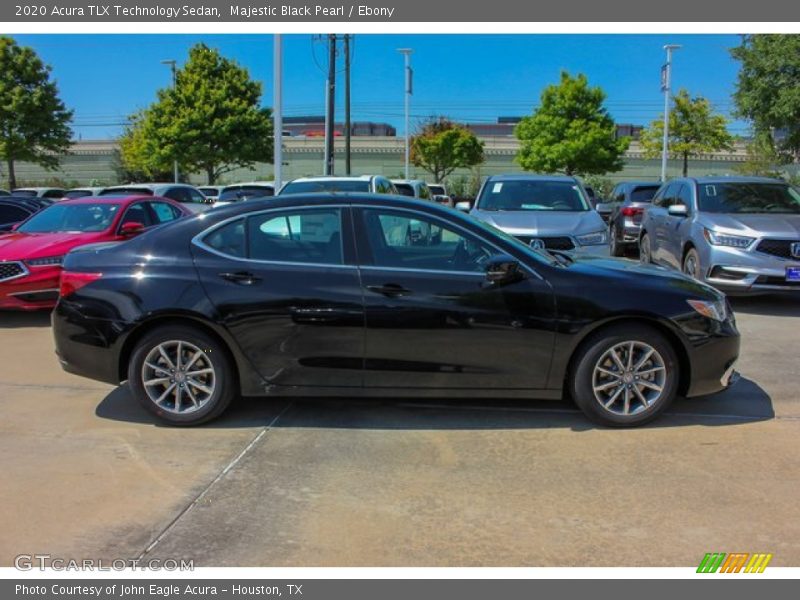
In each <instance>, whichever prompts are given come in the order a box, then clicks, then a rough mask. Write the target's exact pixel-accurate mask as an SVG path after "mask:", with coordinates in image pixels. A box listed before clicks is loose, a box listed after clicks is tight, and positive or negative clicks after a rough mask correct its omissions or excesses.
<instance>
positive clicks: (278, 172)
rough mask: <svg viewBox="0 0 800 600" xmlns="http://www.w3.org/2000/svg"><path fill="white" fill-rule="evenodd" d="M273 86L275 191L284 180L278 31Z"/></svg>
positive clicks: (274, 50) (274, 45) (281, 43)
mask: <svg viewBox="0 0 800 600" xmlns="http://www.w3.org/2000/svg"><path fill="white" fill-rule="evenodd" d="M272 57H273V58H272V60H273V68H272V77H273V81H272V87H273V92H272V93H273V98H272V104H273V108H272V110H273V117H274V121H273V127H274V131H273V132H272V134H273V142H272V147H273V156H274V158H273V163H274V169H273V171H274V176H273V179H274V181H273V185H274V186H275V187H274V189H275V193H276V194H277V193H278V191H279V190H280V189H281V184H282V182H283V37H282V36H281V34H280V33H276V34H275V37H274V38H273V50H272Z"/></svg>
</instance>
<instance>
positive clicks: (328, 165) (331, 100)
mask: <svg viewBox="0 0 800 600" xmlns="http://www.w3.org/2000/svg"><path fill="white" fill-rule="evenodd" d="M325 89H326V90H327V96H326V98H325V100H326V110H325V115H326V117H327V120H326V121H325V175H333V162H334V152H335V150H334V144H333V137H334V119H335V118H336V116H335V102H336V34H335V33H332V34H330V35H329V36H328V82H327V86H326V88H325Z"/></svg>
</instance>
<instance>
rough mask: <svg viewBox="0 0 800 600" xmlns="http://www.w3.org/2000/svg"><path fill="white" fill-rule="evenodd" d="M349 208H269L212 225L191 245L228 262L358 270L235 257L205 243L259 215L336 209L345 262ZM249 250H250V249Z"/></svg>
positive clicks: (345, 206) (332, 206)
mask: <svg viewBox="0 0 800 600" xmlns="http://www.w3.org/2000/svg"><path fill="white" fill-rule="evenodd" d="M349 207H350V205H348V204H320V205H318V206H295V207H287V206H278V207H275V208H268V209H266V210H260V211H257V212H251V213H243V214H239V215H236V216H233V217H230V218H228V219H225V220H224V221H220V222H219V223H216V224H214V225H212V226H211V227H208V228H207V229H204V230H203V231H201V232H200V233H198V234H197V235H195V236H194V237H193V238H192V240H191V243H192V244H194V245H195V246H197V247H198V248H201V249H202V250H205V251H206V252H210V253H211V254H215V255H217V256H220V257H222V258H227V259H228V260H238V261H240V262H247V263H255V264H260V265H285V266H306V267H325V268H332V269H342V268H344V269H358V265H351V264H347V263H345V262H342V263H341V264H335V263H315V262H298V261H286V260H265V259H261V258H250V257H247V256H234V255H232V254H226V253H225V252H220V251H219V250H217V249H216V248H212V247H211V246H209V245H208V244H206V243H205V242H204V241H203V240H204V239H205V238H206V237H207V236H209V235H211V234H212V233H213V232H214V231H216V230H217V229H221V228H222V227H225V226H226V225H228V224H230V223H232V222H234V221H238V220H240V219H241V220H242V221H247V219H250V218H252V217H257V216H258V215H263V214H269V213H280V212H287V211H299V210H320V209H322V210H324V209H327V208H334V209H337V210H339V222H340V225H341V231H340V235H341V238H342V239H341V244H342V260H343V261H344V260H346V258H345V257H346V254H347V253H346V250H345V240H344V238H345V231H346V230H347V229H348V227H347V224H346V221H345V219H346V216H345V213H346V209H348V208H349ZM246 226H247V225H246V223H245V227H246ZM248 245H249V242H248ZM248 250H249V248H248Z"/></svg>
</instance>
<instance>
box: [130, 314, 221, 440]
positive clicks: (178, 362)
mask: <svg viewBox="0 0 800 600" xmlns="http://www.w3.org/2000/svg"><path fill="white" fill-rule="evenodd" d="M128 383H129V385H130V387H131V390H132V391H133V394H134V395H135V396H136V399H137V400H138V401H139V402H140V403H141V404H142V405H143V406H144V407H145V408H146V409H147V410H149V411H150V412H152V413H153V414H155V415H157V416H158V417H159V418H161V419H163V420H164V421H167V422H168V423H170V424H173V425H198V424H200V423H205V422H207V421H210V420H212V419H215V418H216V417H218V416H219V415H220V414H222V412H223V411H224V410H225V409H226V408H227V407H228V405H229V404H230V402H231V400H232V399H233V397H234V396H235V395H236V393H237V385H236V381H235V377H234V372H233V368H232V366H231V364H230V360H229V359H228V357H227V354H226V352H225V349H224V348H223V347H222V346H221V345H220V344H219V342H217V341H216V340H215V339H214V338H212V337H211V336H209V335H207V334H206V333H204V332H203V331H201V330H199V329H195V328H192V327H184V326H169V327H163V328H159V329H156V330H154V331H152V332H150V333H148V334H147V335H145V336H144V337H143V338H142V339H141V340H140V341H139V343H138V344H137V345H136V347H135V348H134V350H133V353H132V355H131V360H130V363H129V365H128Z"/></svg>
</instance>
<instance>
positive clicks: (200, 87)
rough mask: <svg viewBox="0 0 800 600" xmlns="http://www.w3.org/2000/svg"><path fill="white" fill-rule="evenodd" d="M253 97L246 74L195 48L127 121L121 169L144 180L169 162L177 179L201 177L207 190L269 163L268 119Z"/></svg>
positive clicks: (257, 95) (256, 87) (256, 91)
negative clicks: (172, 78)
mask: <svg viewBox="0 0 800 600" xmlns="http://www.w3.org/2000/svg"><path fill="white" fill-rule="evenodd" d="M261 94H262V88H261V84H260V83H258V82H256V81H253V80H252V79H250V75H249V73H248V72H247V70H246V69H244V68H242V67H240V66H239V65H237V64H236V63H235V62H234V61H232V60H229V59H227V58H224V57H223V56H221V55H220V53H219V52H218V51H217V50H214V49H211V48H209V47H208V46H206V45H205V44H197V45H196V46H194V47H192V49H191V50H190V51H189V59H188V61H187V62H186V64H185V65H184V67H183V68H182V69H179V70H178V71H177V75H176V85H175V86H174V88H173V87H169V88H166V89H162V90H159V91H158V100H157V101H156V102H155V103H154V104H153V105H151V106H150V107H148V108H147V109H145V110H144V111H141V112H140V113H137V114H135V115H132V117H131V119H130V124H129V126H128V127H127V128H126V130H125V132H124V133H123V135H122V137H121V138H120V153H121V157H122V162H123V164H124V167H125V169H127V170H128V171H130V172H134V173H136V172H141V173H144V174H147V175H150V176H152V174H155V173H163V172H168V171H169V170H170V169H171V165H172V162H173V160H177V161H178V164H179V166H180V169H181V171H182V172H184V173H185V172H203V173H205V174H206V179H207V181H208V183H209V184H213V183H215V182H216V181H217V180H218V179H219V177H220V176H221V175H223V174H224V173H227V172H229V171H232V170H234V169H238V168H252V167H253V165H254V164H255V163H256V162H271V161H272V159H273V147H272V145H273V144H272V133H273V127H272V111H271V110H270V109H269V108H265V107H262V106H261Z"/></svg>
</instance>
